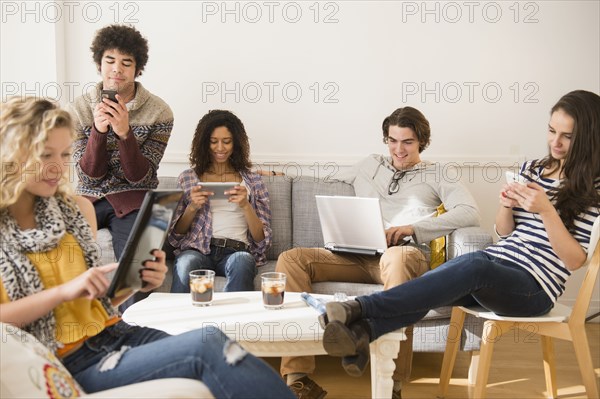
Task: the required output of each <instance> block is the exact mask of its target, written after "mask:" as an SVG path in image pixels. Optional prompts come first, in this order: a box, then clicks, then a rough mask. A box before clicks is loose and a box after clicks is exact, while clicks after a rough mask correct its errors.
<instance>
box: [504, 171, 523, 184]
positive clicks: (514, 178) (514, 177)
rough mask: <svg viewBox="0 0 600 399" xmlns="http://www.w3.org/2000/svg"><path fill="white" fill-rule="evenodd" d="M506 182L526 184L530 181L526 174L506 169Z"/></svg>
mask: <svg viewBox="0 0 600 399" xmlns="http://www.w3.org/2000/svg"><path fill="white" fill-rule="evenodd" d="M506 182H507V183H508V184H511V183H519V184H523V185H525V186H526V185H527V183H529V181H527V179H526V178H525V177H524V176H522V175H520V174H517V173H514V172H511V171H506Z"/></svg>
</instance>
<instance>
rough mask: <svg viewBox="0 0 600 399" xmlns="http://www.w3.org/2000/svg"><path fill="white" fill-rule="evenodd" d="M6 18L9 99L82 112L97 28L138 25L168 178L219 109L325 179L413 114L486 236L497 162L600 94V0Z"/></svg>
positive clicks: (110, 10)
mask: <svg viewBox="0 0 600 399" xmlns="http://www.w3.org/2000/svg"><path fill="white" fill-rule="evenodd" d="M1 11H2V15H1V18H2V24H1V31H0V33H1V50H0V51H1V54H0V58H1V64H0V66H1V69H0V77H1V81H2V87H1V92H0V94H1V96H2V98H3V99H4V98H6V96H8V95H11V94H22V93H28V94H30V95H39V96H50V97H55V98H57V99H58V100H60V101H61V102H62V103H67V102H70V101H72V100H73V98H74V97H75V96H77V95H80V94H81V93H82V91H83V90H84V88H85V87H87V86H89V85H91V84H93V83H94V82H96V81H97V80H98V79H99V76H98V74H97V72H96V69H95V66H94V65H93V62H92V59H91V53H90V51H89V46H90V43H91V41H92V38H93V35H94V32H95V31H96V30H97V29H99V28H101V27H102V26H104V25H106V24H110V23H115V22H126V23H133V24H134V25H136V26H137V27H138V29H140V31H141V32H142V33H143V34H144V35H145V36H146V37H147V38H148V39H149V43H150V61H149V63H148V66H147V68H146V71H145V72H144V75H143V76H142V77H141V78H140V81H141V82H143V83H144V84H145V85H146V87H148V88H149V89H150V90H151V91H153V92H154V93H156V94H158V95H159V96H161V97H162V98H163V99H165V100H166V101H167V102H168V103H169V104H170V105H171V107H172V108H173V111H174V113H175V118H176V121H175V129H174V132H173V136H172V138H171V140H170V142H169V146H168V148H167V152H166V154H165V157H164V159H163V163H162V164H161V170H160V172H159V173H160V174H177V173H178V172H179V171H181V170H182V169H183V168H185V167H186V165H187V154H188V152H189V147H190V142H191V137H192V134H193V131H194V128H195V125H196V124H197V122H198V120H199V119H200V117H201V116H202V115H203V114H204V113H206V112H207V111H208V110H210V109H216V108H223V109H230V110H232V111H234V112H235V113H236V114H238V116H240V118H241V119H242V120H243V121H244V123H245V125H246V128H247V130H248V132H249V135H250V136H251V145H252V152H253V159H254V160H255V162H258V163H260V164H262V165H265V163H269V164H271V165H273V164H274V165H277V167H278V168H280V169H281V168H288V169H289V170H290V171H294V170H295V169H296V167H295V165H296V164H299V165H302V173H311V174H314V173H316V172H315V170H319V173H326V174H327V173H330V172H331V171H332V170H333V169H331V166H332V165H337V166H339V167H347V166H348V165H350V164H352V163H353V162H355V161H356V160H357V159H360V158H361V157H363V156H364V155H366V154H368V153H372V152H382V151H383V152H384V151H386V147H385V146H384V145H383V144H381V141H380V137H381V132H380V126H381V122H382V120H383V118H384V117H385V116H386V115H389V114H390V113H391V112H392V111H393V110H394V109H395V108H397V107H400V106H403V105H412V106H415V107H417V108H419V109H420V110H422V111H423V112H424V114H425V115H426V116H427V117H428V118H429V120H430V122H431V125H432V145H431V147H430V148H429V149H427V151H426V152H425V153H424V158H427V159H431V160H438V161H444V162H453V163H458V164H460V165H462V166H463V171H465V173H463V179H462V180H463V182H465V183H466V184H467V186H468V187H469V189H470V190H471V191H472V192H473V194H474V195H475V197H476V198H477V200H478V203H479V206H480V207H481V209H482V213H483V219H482V225H483V227H484V228H486V229H488V230H491V228H492V224H493V217H494V213H495V209H496V204H497V192H498V188H499V187H500V183H499V180H500V179H499V175H496V174H495V172H494V169H497V168H494V167H490V165H491V166H494V165H500V166H502V167H510V166H512V165H513V164H514V163H515V162H518V161H522V160H523V159H525V158H532V157H540V156H543V155H544V154H545V152H546V145H545V142H544V137H545V130H546V124H547V120H548V111H549V109H550V107H551V106H552V105H553V104H554V102H555V101H556V100H557V99H558V98H559V97H560V96H561V95H562V94H564V93H566V92H568V91H570V90H573V89H578V88H581V89H587V90H591V91H594V92H600V17H599V15H600V3H599V2H597V1H566V0H564V1H520V2H517V1H496V2H493V1H472V2H471V1H464V2H463V1H457V2H448V1H427V2H423V1H415V2H413V1H404V2H400V1H320V2H316V1H296V2H290V1H256V2H247V1H228V2H222V1H204V2H201V1H168V2H167V1H137V2H136V1H121V2H116V1H95V2H93V1H65V2H63V1H59V2H48V1H43V2H41V1H28V2H22V1H2V2H1ZM298 90H300V91H298ZM286 165H288V166H286ZM265 167H269V166H265ZM575 280H577V279H575ZM576 283H577V281H575V282H574V284H576ZM569 292H570V291H569ZM598 297H599V296H598V295H596V297H595V298H596V300H595V305H594V306H595V307H596V308H600V300H599V299H598ZM563 300H566V301H569V300H570V299H569V297H567V296H566V295H565V298H564V299H563Z"/></svg>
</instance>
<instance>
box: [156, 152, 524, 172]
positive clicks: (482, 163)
mask: <svg viewBox="0 0 600 399" xmlns="http://www.w3.org/2000/svg"><path fill="white" fill-rule="evenodd" d="M364 157H365V155H364V154H363V155H340V154H322V155H312V154H268V153H258V154H254V155H253V156H252V162H253V163H254V164H256V165H266V166H285V165H291V164H294V165H299V166H305V167H310V166H315V165H317V166H320V167H323V166H326V164H336V165H338V166H340V167H350V166H352V165H354V164H355V163H357V162H358V161H360V160H361V159H363V158H364ZM423 158H424V159H427V160H429V161H433V162H440V163H442V164H455V165H456V166H458V167H461V166H463V167H469V168H484V167H489V166H500V167H503V168H510V167H513V166H515V165H518V164H521V163H522V162H523V161H524V160H525V159H526V158H525V156H524V155H516V156H510V157H507V156H487V157H483V156H472V155H464V156H462V155H461V156H435V155H431V156H429V157H426V156H424V157H423ZM161 164H170V165H173V166H176V165H180V166H183V167H184V168H185V167H187V165H188V164H189V154H188V153H184V152H169V153H166V154H165V155H164V157H163V159H162V162H161Z"/></svg>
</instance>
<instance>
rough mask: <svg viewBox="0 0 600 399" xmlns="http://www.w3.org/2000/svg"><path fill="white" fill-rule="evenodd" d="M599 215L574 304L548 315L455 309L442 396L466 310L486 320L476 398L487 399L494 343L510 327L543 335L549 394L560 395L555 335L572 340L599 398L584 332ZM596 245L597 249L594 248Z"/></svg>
mask: <svg viewBox="0 0 600 399" xmlns="http://www.w3.org/2000/svg"><path fill="white" fill-rule="evenodd" d="M599 235H600V217H599V218H597V219H596V221H595V223H594V225H593V228H592V237H591V240H590V247H589V251H588V258H587V260H586V263H585V265H584V267H585V266H587V273H586V275H585V278H584V280H583V283H582V284H581V287H580V289H579V293H578V295H577V299H576V300H575V305H574V306H573V308H572V309H571V308H570V307H568V306H565V305H562V304H560V303H557V304H556V305H555V307H554V308H553V309H552V310H551V311H550V312H549V313H548V314H546V315H544V316H540V317H502V316H498V315H496V314H494V313H493V312H490V311H488V310H486V309H484V308H482V307H463V306H457V307H454V308H453V309H452V316H451V320H450V325H451V326H455V327H456V330H457V331H458V334H459V335H458V337H452V339H448V341H447V343H446V351H445V353H444V360H443V363H442V371H441V374H440V385H439V396H440V397H442V398H443V397H445V395H446V393H447V391H448V385H449V383H450V377H451V375H452V369H453V368H454V361H455V360H456V353H457V351H458V346H459V344H460V332H461V331H462V326H463V323H464V320H465V316H466V315H467V313H469V314H472V315H474V316H476V317H480V318H483V319H485V320H486V321H485V323H484V327H483V335H482V345H481V351H480V355H479V368H478V370H477V377H476V380H475V392H474V395H475V397H476V398H484V397H485V390H486V385H487V381H488V375H489V370H490V362H491V359H492V352H493V350H494V343H495V342H496V341H497V340H498V338H499V337H500V336H501V335H503V334H504V333H506V332H507V331H509V330H510V329H511V328H518V329H522V330H525V331H528V332H531V331H534V332H535V333H536V334H538V335H540V336H541V337H542V340H541V342H542V351H543V358H544V374H545V376H546V390H547V394H548V397H552V398H556V397H557V387H556V365H555V363H556V362H555V357H554V345H553V341H552V338H559V339H564V340H568V341H572V342H573V347H574V348H575V356H576V358H577V362H578V363H579V370H580V372H581V376H582V377H583V385H584V386H585V390H586V393H587V397H588V398H598V397H600V395H598V386H597V384H596V376H595V375H594V368H593V365H592V357H591V354H590V349H589V344H588V339H587V335H586V332H585V317H586V312H587V310H588V306H589V304H590V300H591V297H592V293H593V291H594V285H595V283H596V278H597V276H598V270H599V269H600V245H598V237H599ZM594 248H595V250H594Z"/></svg>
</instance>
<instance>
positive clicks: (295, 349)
mask: <svg viewBox="0 0 600 399" xmlns="http://www.w3.org/2000/svg"><path fill="white" fill-rule="evenodd" d="M313 295H314V296H315V297H318V298H324V299H331V298H332V297H331V296H330V295H318V294H313ZM317 315H318V314H317V312H316V311H315V310H314V309H313V308H310V307H308V306H307V305H306V304H305V303H304V302H303V301H302V299H301V298H300V294H299V293H296V292H286V293H285V303H284V307H283V309H279V310H267V309H265V308H264V307H263V305H262V294H261V292H260V291H248V292H216V293H215V294H214V299H213V302H212V305H211V306H206V307H196V306H193V305H192V304H191V298H190V294H167V293H152V294H151V295H150V296H149V297H148V298H146V299H144V300H142V301H140V302H137V303H135V304H133V305H132V306H130V307H129V308H128V309H127V310H126V311H125V313H124V314H123V320H125V321H126V322H127V323H129V324H134V325H139V326H143V327H152V328H156V329H158V330H162V331H165V332H167V333H169V334H172V335H176V334H181V333H183V332H187V331H190V330H193V329H197V328H203V327H204V328H208V329H211V328H213V329H216V328H219V329H221V330H222V331H223V332H224V333H225V334H226V335H227V336H228V337H230V338H232V339H235V340H236V341H238V342H239V343H240V344H241V345H242V346H243V347H244V348H245V349H246V350H247V351H248V352H250V353H252V354H254V355H255V356H260V357H279V356H306V355H324V354H326V352H325V350H324V349H323V344H322V337H323V329H322V328H321V326H320V325H319V322H318V320H317ZM209 331H210V330H209ZM405 339H406V335H404V329H401V330H398V331H395V332H392V333H389V334H386V335H384V336H382V337H380V338H379V339H377V340H376V341H374V342H372V343H371V345H370V351H371V395H372V397H374V398H384V397H388V398H389V397H391V394H392V388H393V380H392V374H393V372H394V369H395V367H396V365H395V363H394V360H393V359H395V358H396V357H397V356H398V351H399V350H400V341H401V340H405Z"/></svg>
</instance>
